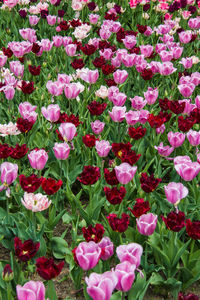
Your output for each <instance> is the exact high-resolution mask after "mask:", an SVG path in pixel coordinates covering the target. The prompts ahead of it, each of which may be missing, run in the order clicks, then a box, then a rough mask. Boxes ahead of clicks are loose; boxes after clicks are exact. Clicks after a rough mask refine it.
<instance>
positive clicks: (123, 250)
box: [116, 243, 143, 268]
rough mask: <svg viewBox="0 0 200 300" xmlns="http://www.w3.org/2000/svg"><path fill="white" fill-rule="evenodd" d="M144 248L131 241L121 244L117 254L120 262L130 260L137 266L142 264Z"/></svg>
mask: <svg viewBox="0 0 200 300" xmlns="http://www.w3.org/2000/svg"><path fill="white" fill-rule="evenodd" d="M142 252H143V248H142V246H141V245H139V244H137V243H131V244H128V245H120V246H118V247H117V249H116V253H117V256H118V258H119V260H120V262H124V261H128V262H130V263H131V264H132V265H135V266H136V268H138V267H139V265H140V259H141V256H142Z"/></svg>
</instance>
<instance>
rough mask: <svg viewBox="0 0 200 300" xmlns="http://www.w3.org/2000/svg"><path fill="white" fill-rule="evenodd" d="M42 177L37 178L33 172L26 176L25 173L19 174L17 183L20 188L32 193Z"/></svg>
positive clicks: (40, 182)
mask: <svg viewBox="0 0 200 300" xmlns="http://www.w3.org/2000/svg"><path fill="white" fill-rule="evenodd" d="M42 180H43V178H42V177H41V178H38V177H37V176H36V175H35V174H32V175H31V176H28V177H26V176H25V175H23V174H21V175H19V184H20V185H21V188H22V189H23V190H24V191H25V192H27V193H34V192H35V191H36V190H37V189H39V187H40V185H41V184H42Z"/></svg>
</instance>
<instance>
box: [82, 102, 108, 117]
mask: <svg viewBox="0 0 200 300" xmlns="http://www.w3.org/2000/svg"><path fill="white" fill-rule="evenodd" d="M106 107H107V103H99V102H97V101H92V102H91V103H90V104H89V105H88V106H87V108H88V109H89V111H90V113H91V115H92V116H100V115H101V114H102V113H103V112H104V110H105V109H106Z"/></svg>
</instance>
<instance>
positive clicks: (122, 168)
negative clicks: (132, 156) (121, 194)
mask: <svg viewBox="0 0 200 300" xmlns="http://www.w3.org/2000/svg"><path fill="white" fill-rule="evenodd" d="M136 171H137V167H136V166H134V167H132V166H131V165H129V164H128V163H122V164H121V165H119V166H116V167H115V173H116V177H117V179H118V181H119V182H120V183H122V184H127V183H128V182H130V181H131V180H132V179H133V177H134V175H135V173H136Z"/></svg>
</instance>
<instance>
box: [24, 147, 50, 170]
mask: <svg viewBox="0 0 200 300" xmlns="http://www.w3.org/2000/svg"><path fill="white" fill-rule="evenodd" d="M28 159H29V162H30V164H31V167H32V168H33V169H36V170H42V169H43V168H44V166H45V165H46V162H47V160H48V154H47V152H46V151H45V150H44V149H35V150H32V151H31V152H30V153H29V154H28Z"/></svg>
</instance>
